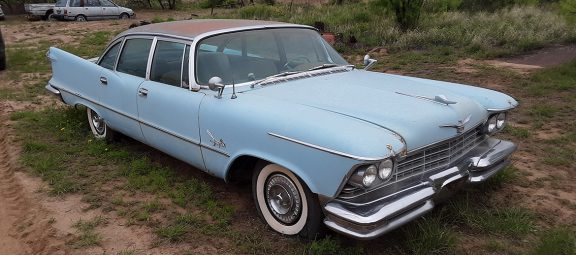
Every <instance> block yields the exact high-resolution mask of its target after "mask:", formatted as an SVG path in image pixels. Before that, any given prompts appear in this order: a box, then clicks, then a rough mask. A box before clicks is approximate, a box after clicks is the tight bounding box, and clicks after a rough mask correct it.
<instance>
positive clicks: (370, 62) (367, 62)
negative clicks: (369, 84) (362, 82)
mask: <svg viewBox="0 0 576 255" xmlns="http://www.w3.org/2000/svg"><path fill="white" fill-rule="evenodd" d="M376 62H378V60H376V59H372V58H370V55H368V54H366V55H364V70H366V71H367V70H370V68H372V67H373V66H374V65H375V64H376Z"/></svg>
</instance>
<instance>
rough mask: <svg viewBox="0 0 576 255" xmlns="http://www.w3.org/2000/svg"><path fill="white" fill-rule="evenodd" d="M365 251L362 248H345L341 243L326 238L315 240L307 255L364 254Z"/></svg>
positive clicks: (309, 246)
mask: <svg viewBox="0 0 576 255" xmlns="http://www.w3.org/2000/svg"><path fill="white" fill-rule="evenodd" d="M363 253H364V251H363V249H362V248H361V247H345V246H343V245H342V244H341V243H340V242H339V241H337V240H335V239H333V238H330V237H326V238H324V239H320V240H314V241H313V242H312V243H310V244H309V245H308V247H307V250H306V254H309V255H324V254H333V255H347V254H351V255H352V254H363Z"/></svg>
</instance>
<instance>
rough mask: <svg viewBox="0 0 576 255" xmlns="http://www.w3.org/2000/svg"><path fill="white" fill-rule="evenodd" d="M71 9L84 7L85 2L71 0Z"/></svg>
mask: <svg viewBox="0 0 576 255" xmlns="http://www.w3.org/2000/svg"><path fill="white" fill-rule="evenodd" d="M70 7H84V0H71V1H70Z"/></svg>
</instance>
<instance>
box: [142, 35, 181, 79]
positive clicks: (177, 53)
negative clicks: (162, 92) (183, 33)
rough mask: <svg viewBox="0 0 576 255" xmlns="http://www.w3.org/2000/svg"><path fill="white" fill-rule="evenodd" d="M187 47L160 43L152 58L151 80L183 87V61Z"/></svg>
mask: <svg viewBox="0 0 576 255" xmlns="http://www.w3.org/2000/svg"><path fill="white" fill-rule="evenodd" d="M184 49H185V45H184V44H182V43H175V42H165V41H158V42H157V43H156V50H155V51H154V57H153V58H152V67H151V69H150V80H152V81H157V82H161V83H164V84H169V85H174V86H178V87H180V86H182V85H181V83H180V82H181V81H182V59H184Z"/></svg>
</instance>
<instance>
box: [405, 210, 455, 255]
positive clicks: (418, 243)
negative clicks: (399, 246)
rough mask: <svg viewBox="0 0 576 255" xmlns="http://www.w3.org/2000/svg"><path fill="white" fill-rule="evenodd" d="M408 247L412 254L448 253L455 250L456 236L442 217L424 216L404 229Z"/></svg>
mask: <svg viewBox="0 0 576 255" xmlns="http://www.w3.org/2000/svg"><path fill="white" fill-rule="evenodd" d="M404 234H405V236H406V248H407V249H408V250H410V252H411V253H412V254H417V255H419V254H446V253H451V252H453V251H454V248H455V247H456V237H455V235H454V233H453V232H452V231H451V230H450V229H449V228H448V227H447V226H446V225H445V224H444V223H442V221H441V218H440V217H431V218H424V219H422V220H419V221H417V222H414V223H412V224H411V225H409V226H408V227H407V228H405V229H404Z"/></svg>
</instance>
